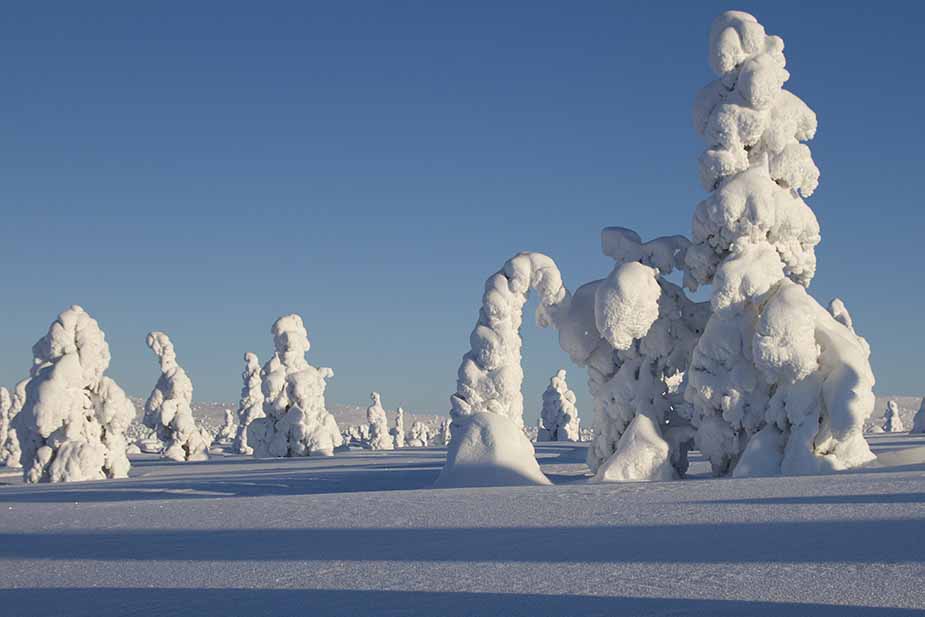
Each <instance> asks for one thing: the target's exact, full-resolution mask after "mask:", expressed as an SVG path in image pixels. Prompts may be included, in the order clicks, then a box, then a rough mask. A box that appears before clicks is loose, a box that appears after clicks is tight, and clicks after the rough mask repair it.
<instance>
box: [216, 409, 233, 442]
mask: <svg viewBox="0 0 925 617" xmlns="http://www.w3.org/2000/svg"><path fill="white" fill-rule="evenodd" d="M237 433H238V423H237V421H236V420H235V414H234V412H233V411H231V410H230V409H226V410H225V419H224V421H223V422H222V425H221V427H219V429H218V433H216V434H215V437H214V438H213V440H212V445H213V446H228V445H231V444H232V443H233V442H234V438H235V435H237Z"/></svg>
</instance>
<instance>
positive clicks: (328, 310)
mask: <svg viewBox="0 0 925 617" xmlns="http://www.w3.org/2000/svg"><path fill="white" fill-rule="evenodd" d="M441 4H444V3H436V2H423V1H422V2H403V3H398V2H377V3H361V2H330V3H320V2H318V3H314V2H291V3H287V2H261V3H257V2H248V3H235V2H228V1H222V2H152V3H139V2H105V3H104V2H85V3H84V2H81V3H77V2H41V3H39V2H21V3H15V4H10V5H8V6H6V7H5V8H4V11H3V13H4V14H3V16H2V18H0V19H2V22H0V23H2V29H0V56H2V58H3V62H2V69H0V75H2V85H0V178H2V188H0V191H2V192H0V208H2V221H3V227H2V230H3V233H2V240H0V279H2V281H3V287H2V291H0V307H2V319H0V383H5V384H7V385H12V384H13V383H15V382H16V381H17V380H19V379H20V378H22V377H23V376H25V375H26V373H27V371H28V368H29V366H30V363H31V353H30V349H31V345H32V344H33V343H34V342H35V340H36V339H38V338H39V337H40V336H42V335H43V334H44V332H45V331H46V330H47V327H48V325H49V323H50V322H51V321H52V320H53V319H54V317H55V316H56V315H57V313H58V312H59V311H61V310H62V309H63V308H65V307H67V306H68V305H70V304H73V303H79V304H82V305H83V306H84V307H85V308H87V309H88V310H89V311H90V312H91V313H92V314H93V315H94V316H95V317H96V318H97V319H98V320H99V321H100V323H101V325H102V326H103V328H104V330H105V331H106V333H107V337H108V339H109V341H110V345H111V349H112V355H113V362H112V366H111V369H110V375H112V376H113V377H114V378H115V379H116V380H117V381H118V382H119V383H121V384H122V385H123V387H125V389H126V390H127V391H129V392H130V393H132V394H137V395H142V396H144V395H147V393H148V392H149V391H150V389H151V387H152V386H153V385H154V383H155V381H156V379H157V375H158V369H157V365H156V362H155V359H154V357H153V356H152V355H151V353H150V352H149V350H148V349H147V348H146V347H145V344H144V338H145V334H146V333H147V332H148V331H149V330H151V329H162V330H165V331H167V332H169V333H170V335H171V336H172V338H173V339H174V342H175V343H176V346H177V352H178V355H179V359H180V361H181V363H182V364H183V365H185V367H186V368H187V371H188V372H189V374H190V376H191V377H192V379H193V381H194V384H195V386H196V397H197V398H199V399H207V400H223V401H234V400H237V397H238V393H239V389H240V377H239V374H240V372H241V369H242V367H243V362H242V358H241V356H242V355H243V353H244V352H245V351H255V352H257V353H258V354H259V355H260V358H261V361H264V360H266V359H267V357H268V355H269V353H270V351H271V349H272V342H271V338H270V335H269V328H270V325H271V323H272V322H273V320H274V319H275V318H276V317H277V316H278V315H280V314H283V313H287V312H298V313H300V314H302V315H303V317H304V319H305V322H306V325H307V327H308V329H309V333H310V336H311V340H312V345H313V347H312V350H311V352H310V354H309V360H310V361H311V362H312V363H313V364H316V365H325V366H331V367H333V368H334V369H335V373H336V374H335V377H334V379H332V380H331V382H330V386H329V389H328V400H329V402H340V403H359V404H365V402H366V400H367V395H368V392H369V391H370V390H373V389H375V390H380V391H381V392H382V393H383V399H384V403H385V404H386V405H387V406H393V405H397V404H399V403H400V404H404V405H406V406H408V407H411V408H413V409H422V410H423V409H431V410H434V411H436V412H441V413H443V412H445V411H446V410H447V409H448V403H447V398H448V396H449V394H450V393H451V392H453V390H454V388H455V375H456V368H457V366H458V364H459V359H460V356H461V354H462V353H463V352H465V351H466V349H467V348H468V347H467V346H468V343H467V341H468V336H469V332H470V330H471V328H472V326H473V324H474V322H475V319H476V316H477V311H478V307H479V302H480V297H481V293H482V286H483V282H484V280H485V278H486V277H487V276H488V275H490V274H491V273H492V272H494V271H495V270H497V269H498V267H499V266H500V265H501V264H502V263H503V262H504V260H505V259H507V258H508V257H510V256H511V255H512V254H514V253H515V252H517V251H521V250H534V251H543V252H546V253H548V254H549V255H551V256H553V257H554V258H555V259H556V260H557V261H558V263H559V265H560V267H561V269H562V271H563V274H564V277H565V279H566V284H567V285H568V286H569V287H570V288H571V289H574V288H575V287H577V286H578V285H579V284H580V283H584V282H587V281H589V280H591V279H593V278H598V277H602V276H605V275H606V274H607V273H608V271H609V270H610V268H611V264H612V262H610V260H608V259H607V258H605V257H603V256H602V255H601V254H600V247H599V240H598V234H599V230H600V229H601V228H602V227H604V226H606V225H620V226H625V227H632V228H635V229H636V230H638V231H639V232H640V234H641V235H642V236H643V237H651V236H654V235H662V234H672V233H684V234H688V233H689V230H690V220H691V214H692V212H693V209H694V206H695V205H696V204H697V202H698V201H699V200H701V199H702V198H703V197H704V192H703V190H702V189H701V188H700V186H699V184H698V182H697V166H696V157H697V155H698V153H699V152H700V150H701V149H702V147H703V146H702V144H701V143H700V142H699V140H698V138H697V136H696V135H695V133H694V131H693V129H692V127H691V120H690V107H691V100H692V98H693V96H694V94H695V92H696V91H697V89H698V88H699V87H700V86H702V85H703V84H705V83H706V82H707V81H709V80H710V79H711V78H712V76H711V74H710V72H709V70H708V67H707V61H706V47H707V42H706V40H707V31H708V29H709V26H710V22H711V20H712V19H713V17H714V16H715V15H717V14H718V13H719V12H721V11H722V10H726V9H730V8H740V9H744V10H748V11H750V12H752V13H754V14H755V15H756V16H757V17H758V18H759V20H760V21H761V22H762V23H764V25H765V26H766V27H767V29H768V31H769V32H771V33H774V34H779V35H781V36H783V37H784V40H785V42H786V51H787V55H788V60H789V66H788V68H789V69H790V71H791V74H792V77H791V80H790V82H789V86H788V87H789V88H790V89H792V90H793V91H794V92H795V93H797V94H798V95H799V96H800V97H802V98H803V99H804V100H806V101H807V102H808V103H809V104H810V106H811V107H813V108H814V109H815V110H816V112H817V113H818V115H819V119H820V129H819V133H818V136H817V138H816V139H815V140H814V141H813V142H812V143H811V147H812V148H813V153H814V156H815V159H816V161H817V163H818V165H819V167H820V168H821V170H822V180H821V185H820V188H819V190H818V192H817V193H816V194H815V195H814V196H813V197H812V198H811V199H810V200H809V203H810V205H811V206H812V207H813V209H814V210H815V211H816V214H817V216H818V217H819V219H820V222H821V225H822V234H823V242H822V244H821V245H820V246H819V247H818V250H817V254H818V258H819V269H818V273H817V277H816V280H815V282H814V284H813V286H812V288H811V291H812V292H813V294H814V295H815V296H816V297H817V298H819V299H820V300H821V301H823V302H827V301H828V300H829V299H830V298H831V297H832V296H833V295H840V296H841V297H843V298H844V299H845V301H846V302H847V305H848V307H849V309H850V310H851V312H852V314H853V316H854V319H855V323H856V325H857V327H858V329H859V331H860V332H861V333H862V334H863V335H864V336H866V337H867V338H868V339H869V341H870V343H871V346H872V347H873V364H874V368H875V371H876V374H877V380H878V385H877V390H878V391H879V392H884V393H895V394H908V395H916V394H923V393H925V367H923V362H922V349H923V347H925V335H923V330H925V328H923V324H922V319H923V317H922V316H923V306H925V275H923V272H922V252H923V250H925V249H923V241H922V237H923V231H925V214H923V213H925V208H923V204H922V199H923V198H922V191H921V186H922V174H923V162H925V160H923V159H925V155H923V150H922V144H923V143H925V139H923V137H925V135H923V125H925V124H923V119H922V117H923V109H925V79H922V76H923V75H925V67H923V52H922V42H921V34H922V33H921V26H922V24H923V22H925V9H923V5H922V4H920V3H911V2H905V3H899V4H894V3H889V2H878V3H870V2H865V3H857V4H850V5H849V4H845V3H838V4H832V5H829V6H826V5H824V4H823V3H807V2H774V3H768V4H767V5H761V4H756V3H752V2H739V3H736V4H732V5H730V4H725V3H723V4H720V3H716V2H681V3H676V4H671V5H663V4H660V5H656V4H655V3H633V4H630V3H620V2H580V3H572V2H561V3H558V4H548V3H544V2H535V1H534V2H529V3H522V4H503V3H498V2H487V3H478V2H466V3H458V4H457V5H456V6H448V5H445V6H440V5H441ZM531 321H532V317H528V318H527V322H528V323H530V322H531ZM524 335H525V348H524V351H525V370H526V374H527V376H526V381H525V384H524V385H525V388H524V395H525V399H526V403H527V411H526V415H527V417H528V418H529V419H532V418H535V417H536V407H538V406H539V401H540V395H541V393H542V390H543V389H544V388H545V385H546V383H547V380H548V378H549V376H550V375H551V374H552V373H553V372H554V370H555V369H556V368H558V366H560V365H562V366H566V367H568V368H570V369H571V370H570V381H571V383H572V385H573V388H574V389H575V390H576V391H577V393H578V395H579V403H580V405H581V407H582V408H583V415H584V416H585V417H586V419H588V420H590V402H589V397H588V395H587V393H586V386H585V375H584V371H583V370H578V369H576V368H575V367H572V366H571V365H570V364H569V363H568V361H567V359H566V358H565V356H564V354H563V353H562V352H560V351H559V350H558V346H557V343H556V337H555V334H554V333H553V332H547V331H540V330H537V329H536V328H535V327H533V326H532V325H530V326H529V327H527V328H525V331H524Z"/></svg>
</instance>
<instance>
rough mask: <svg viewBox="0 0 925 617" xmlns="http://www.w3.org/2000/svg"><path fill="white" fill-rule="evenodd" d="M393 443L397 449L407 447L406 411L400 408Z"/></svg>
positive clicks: (393, 432) (396, 417) (396, 416)
mask: <svg viewBox="0 0 925 617" xmlns="http://www.w3.org/2000/svg"><path fill="white" fill-rule="evenodd" d="M392 441H393V442H394V444H395V447H396V448H404V447H405V410H404V409H402V408H401V407H399V408H398V413H397V414H395V426H394V427H393V428H392Z"/></svg>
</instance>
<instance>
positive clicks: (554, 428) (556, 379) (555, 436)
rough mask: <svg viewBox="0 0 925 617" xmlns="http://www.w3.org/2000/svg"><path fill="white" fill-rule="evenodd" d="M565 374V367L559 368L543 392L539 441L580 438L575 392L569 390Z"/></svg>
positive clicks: (576, 439)
mask: <svg viewBox="0 0 925 617" xmlns="http://www.w3.org/2000/svg"><path fill="white" fill-rule="evenodd" d="M565 375H566V373H565V369H559V370H558V372H556V374H555V375H553V376H552V378H550V380H549V386H548V387H547V388H546V391H545V392H543V408H542V410H541V411H540V424H539V430H538V431H537V437H536V440H537V441H578V440H579V436H580V431H581V429H580V421H579V419H578V408H577V407H575V393H574V392H572V391H571V390H569V387H568V383H567V382H566V381H565Z"/></svg>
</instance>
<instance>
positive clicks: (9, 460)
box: [0, 378, 29, 469]
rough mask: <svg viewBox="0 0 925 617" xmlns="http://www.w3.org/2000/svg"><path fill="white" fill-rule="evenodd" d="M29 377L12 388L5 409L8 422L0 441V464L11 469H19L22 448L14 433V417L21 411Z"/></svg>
mask: <svg viewBox="0 0 925 617" xmlns="http://www.w3.org/2000/svg"><path fill="white" fill-rule="evenodd" d="M28 383H29V379H28V378H27V379H23V380H22V381H20V382H19V383H17V384H16V387H15V388H13V393H12V394H11V395H10V408H9V410H7V414H6V416H7V419H8V422H9V425H8V428H7V433H6V438H5V439H4V440H2V441H0V464H3V465H6V466H7V467H10V468H13V469H21V468H22V462H21V461H20V458H21V457H22V450H21V449H20V447H19V436H18V435H17V433H16V423H15V422H14V419H15V418H16V416H17V415H18V414H19V412H20V411H22V408H23V405H25V403H26V384H28Z"/></svg>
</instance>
